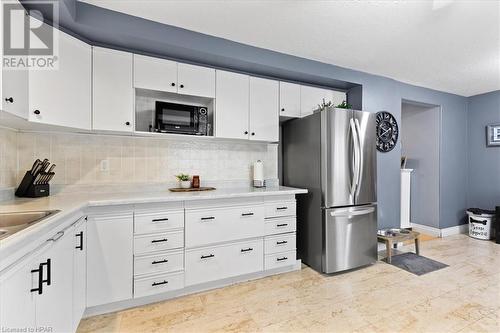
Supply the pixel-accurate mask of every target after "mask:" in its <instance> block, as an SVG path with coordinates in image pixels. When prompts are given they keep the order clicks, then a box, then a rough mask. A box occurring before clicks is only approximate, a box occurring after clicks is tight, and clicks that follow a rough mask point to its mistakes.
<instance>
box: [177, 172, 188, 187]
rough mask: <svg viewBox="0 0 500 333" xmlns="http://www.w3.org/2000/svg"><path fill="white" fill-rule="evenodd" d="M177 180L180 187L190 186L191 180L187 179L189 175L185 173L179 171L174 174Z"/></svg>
mask: <svg viewBox="0 0 500 333" xmlns="http://www.w3.org/2000/svg"><path fill="white" fill-rule="evenodd" d="M175 178H177V181H179V187H180V188H191V181H190V180H189V175H188V174H185V173H180V174H178V175H176V176H175Z"/></svg>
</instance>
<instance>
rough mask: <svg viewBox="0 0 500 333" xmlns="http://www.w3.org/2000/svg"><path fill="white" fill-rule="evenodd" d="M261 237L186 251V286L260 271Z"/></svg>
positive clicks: (261, 256) (262, 247) (261, 259)
mask: <svg viewBox="0 0 500 333" xmlns="http://www.w3.org/2000/svg"><path fill="white" fill-rule="evenodd" d="M263 257H264V243H263V239H262V238H257V239H253V240H246V241H240V242H235V243H229V244H224V245H218V246H209V247H203V248H198V249H191V250H186V286H189V285H195V284H199V283H204V282H209V281H215V280H220V279H224V278H228V277H233V276H237V275H243V274H248V273H253V272H258V271H262V270H263V264H264V263H263Z"/></svg>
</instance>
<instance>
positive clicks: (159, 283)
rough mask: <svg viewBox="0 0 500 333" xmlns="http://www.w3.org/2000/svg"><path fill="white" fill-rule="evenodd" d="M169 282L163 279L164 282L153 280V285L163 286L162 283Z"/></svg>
mask: <svg viewBox="0 0 500 333" xmlns="http://www.w3.org/2000/svg"><path fill="white" fill-rule="evenodd" d="M167 283H168V281H167V280H163V281H162V282H153V284H152V285H151V286H152V287H156V286H161V285H162V284H167Z"/></svg>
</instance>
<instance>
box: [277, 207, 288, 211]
mask: <svg viewBox="0 0 500 333" xmlns="http://www.w3.org/2000/svg"><path fill="white" fill-rule="evenodd" d="M285 209H288V207H286V206H285V207H276V210H285Z"/></svg>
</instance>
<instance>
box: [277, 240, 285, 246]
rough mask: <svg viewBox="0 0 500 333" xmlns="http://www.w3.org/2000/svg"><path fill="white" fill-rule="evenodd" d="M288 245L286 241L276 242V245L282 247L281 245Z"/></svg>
mask: <svg viewBox="0 0 500 333" xmlns="http://www.w3.org/2000/svg"><path fill="white" fill-rule="evenodd" d="M286 243H288V242H287V241H279V242H276V245H283V244H286Z"/></svg>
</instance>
